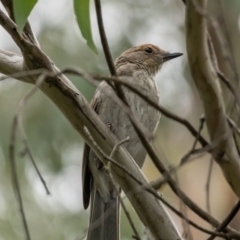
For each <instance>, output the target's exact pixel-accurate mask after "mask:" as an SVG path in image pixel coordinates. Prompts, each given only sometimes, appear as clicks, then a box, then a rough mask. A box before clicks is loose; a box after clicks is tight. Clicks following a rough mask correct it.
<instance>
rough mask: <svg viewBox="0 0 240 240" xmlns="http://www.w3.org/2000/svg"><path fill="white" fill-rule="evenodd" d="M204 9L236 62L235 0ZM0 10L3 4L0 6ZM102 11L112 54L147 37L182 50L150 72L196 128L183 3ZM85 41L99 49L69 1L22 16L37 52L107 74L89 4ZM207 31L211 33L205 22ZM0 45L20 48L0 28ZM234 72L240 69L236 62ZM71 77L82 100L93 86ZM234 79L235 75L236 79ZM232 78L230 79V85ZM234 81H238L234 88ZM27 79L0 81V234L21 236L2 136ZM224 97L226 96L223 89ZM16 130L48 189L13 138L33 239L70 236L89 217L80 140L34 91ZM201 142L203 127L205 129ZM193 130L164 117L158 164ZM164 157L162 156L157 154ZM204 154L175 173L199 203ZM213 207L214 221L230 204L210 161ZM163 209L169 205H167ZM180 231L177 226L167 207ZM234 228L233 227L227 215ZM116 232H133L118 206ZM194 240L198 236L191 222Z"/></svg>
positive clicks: (174, 159) (168, 101)
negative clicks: (221, 29) (219, 24)
mask: <svg viewBox="0 0 240 240" xmlns="http://www.w3.org/2000/svg"><path fill="white" fill-rule="evenodd" d="M210 2H211V6H210V9H211V11H212V13H213V14H214V15H215V17H216V18H217V19H220V20H221V19H225V23H226V27H225V30H226V29H227V31H228V36H229V38H230V42H231V47H232V49H233V54H234V57H235V61H236V66H237V67H238V66H239V60H240V48H239V47H238V46H239V42H240V35H239V28H240V1H239V0H233V1H227V0H222V1H220V0H217V1H210ZM0 7H1V9H2V6H1V5H0ZM102 8H103V18H104V24H105V28H106V34H107V37H108V40H109V45H110V49H111V52H112V55H113V57H114V59H115V58H116V57H118V56H119V54H120V53H122V52H123V51H124V50H126V49H128V48H129V47H131V46H135V45H139V44H143V43H152V44H156V45H158V46H160V47H161V48H163V49H164V50H167V51H172V52H174V51H176V52H183V53H184V56H183V57H181V58H178V59H175V60H173V61H171V62H169V63H167V64H166V65H165V66H164V67H163V69H162V71H161V72H160V73H159V74H158V75H157V77H156V81H157V84H158V86H159V89H160V95H161V105H163V106H164V107H165V108H167V109H169V110H170V111H172V112H174V113H175V114H178V115H179V116H181V117H183V118H186V119H188V120H189V121H190V122H191V123H192V124H193V125H194V126H195V128H198V126H199V118H200V116H201V115H202V113H203V112H202V105H201V100H200V98H199V94H198V92H197V90H196V87H195V85H194V83H193V81H192V79H191V74H190V71H189V67H188V62H187V56H186V46H185V26H184V21H185V20H184V19H185V10H184V8H185V7H184V5H183V3H182V1H180V0H171V1H169V0H161V1H159V0H149V1H144V0H138V1H130V0H122V1H110V0H104V1H102ZM91 19H92V31H93V38H94V40H95V42H96V45H97V47H98V51H99V54H98V55H95V54H94V53H93V52H92V51H91V50H90V49H89V48H88V47H87V45H86V43H85V41H84V39H83V38H82V36H81V34H80V31H79V29H78V26H77V23H76V20H75V16H74V11H73V6H72V2H71V1H69V0H52V1H48V0H39V2H38V3H37V5H36V6H35V8H34V10H33V11H32V13H31V16H30V19H29V20H30V23H31V25H32V27H33V30H34V32H35V34H36V35H37V38H38V40H39V42H40V45H41V48H42V49H43V51H44V52H45V53H46V54H47V55H48V56H49V57H50V58H51V59H52V60H53V61H54V62H55V63H56V65H57V66H58V67H59V68H60V69H61V68H64V67H68V66H77V67H78V68H81V69H83V70H85V71H88V72H91V73H95V74H101V75H106V76H107V75H108V74H109V71H108V68H107V64H106V62H105V59H104V55H103V52H102V48H101V44H100V39H99V34H98V29H97V22H96V16H95V9H94V6H93V5H92V6H91ZM210 32H212V30H211V29H210ZM213 43H214V46H215V49H216V51H217V57H218V60H219V64H220V67H221V69H222V71H224V73H225V74H226V75H227V76H228V77H229V79H230V80H232V79H234V74H233V71H232V68H231V66H230V65H229V64H228V63H227V62H226V61H225V59H223V55H222V53H221V52H220V48H219V45H218V41H217V40H216V39H215V38H214V33H213ZM0 48H1V49H4V50H9V51H13V52H18V53H19V50H18V49H17V47H16V45H15V44H14V42H13V41H12V40H11V38H10V37H9V36H8V35H7V34H6V33H5V32H4V30H3V29H2V28H0ZM237 69H238V68H237ZM69 78H70V79H71V80H72V82H73V83H74V84H75V85H76V86H77V88H78V89H79V91H81V93H82V94H83V95H84V96H85V97H86V98H87V99H88V100H89V101H90V99H91V97H92V95H93V93H94V90H95V89H94V88H93V87H92V86H91V85H89V84H88V83H87V82H86V81H85V80H84V79H81V78H77V77H71V76H69ZM235 79H236V81H237V80H238V79H237V78H235ZM236 81H235V84H236ZM235 86H236V85H235ZM31 87H32V86H31V85H28V84H25V83H22V82H19V81H16V80H13V79H11V80H6V81H2V82H0V112H1V117H0V240H12V239H19V240H21V239H24V233H23V228H22V222H21V218H20V215H19V209H18V205H17V203H16V198H15V196H14V192H13V188H12V182H11V174H10V165H9V139H10V130H11V126H12V122H13V116H14V114H15V113H16V111H17V108H18V104H19V101H20V100H21V99H22V98H23V96H24V95H25V94H26V93H27V92H28V90H29V89H30V88H31ZM223 94H224V99H225V102H226V103H228V102H229V101H230V100H231V98H230V96H229V93H228V92H227V91H225V90H223ZM24 127H25V129H26V133H27V136H28V140H29V142H30V147H31V150H32V152H33V154H34V157H35V160H36V162H37V164H38V166H39V168H40V171H41V173H42V175H43V177H44V179H45V180H46V182H47V185H48V187H49V189H50V191H51V195H50V196H48V195H46V193H45V190H44V188H43V186H42V184H41V182H40V180H39V178H38V176H37V174H36V172H35V170H34V169H33V166H32V164H31V162H30V160H29V158H28V157H27V156H25V157H21V156H20V151H21V150H22V145H21V143H20V141H19V139H18V145H17V147H18V148H17V149H18V151H17V153H18V154H17V156H16V162H17V171H18V176H19V182H20V187H21V191H22V196H23V203H24V207H25V212H26V216H27V220H28V224H29V228H30V233H31V236H32V239H33V240H40V239H49V240H53V239H58V240H65V239H68V240H77V239H81V237H82V236H84V232H85V230H86V227H87V224H88V215H89V212H88V211H84V210H83V206H82V186H81V158H82V146H83V140H82V138H81V136H79V135H78V134H77V133H76V131H75V130H74V129H73V128H72V126H71V125H70V124H69V123H68V121H67V120H66V119H65V118H64V116H63V115H62V114H61V112H60V111H59V110H58V109H57V108H56V106H55V105H54V104H53V103H52V102H51V101H50V100H49V99H48V98H47V97H46V96H45V95H44V94H42V93H41V92H40V91H38V92H37V93H35V94H34V96H33V97H32V98H31V99H30V100H29V101H28V103H27V106H26V108H25V110H24ZM203 134H204V136H205V137H206V138H207V139H208V135H207V132H206V128H204V132H203ZM193 141H194V139H193V137H192V136H191V135H190V133H189V132H188V131H187V130H186V129H185V128H184V127H183V126H182V125H179V124H178V123H175V122H173V121H172V120H169V119H168V118H166V117H164V116H162V118H161V122H160V125H159V128H158V131H157V133H156V137H155V140H154V147H155V149H156V151H157V152H158V153H159V154H160V155H161V156H162V158H164V161H165V164H166V165H169V166H170V165H176V164H178V163H179V162H180V159H181V157H182V156H183V155H184V154H186V153H187V152H188V151H189V150H190V148H191V146H192V144H193ZM163 156H164V157H163ZM210 159H211V157H210V156H209V155H207V154H206V155H204V156H202V157H201V158H198V159H195V160H194V161H192V162H191V163H189V164H187V165H186V166H185V167H183V168H182V169H181V170H180V171H179V172H178V173H179V174H178V181H179V185H180V187H181V188H182V189H183V190H184V191H185V192H186V193H187V194H188V195H189V196H190V197H191V198H192V199H193V200H194V201H196V202H197V203H198V204H199V205H200V206H201V207H203V208H204V209H206V190H205V186H206V181H207V174H208V169H209V164H210ZM143 170H144V173H145V174H146V177H147V178H148V179H149V180H154V179H157V178H158V177H160V174H159V173H158V172H157V171H156V169H155V168H154V166H153V165H152V163H151V161H150V160H149V159H147V161H146V164H145V165H144V168H143ZM210 188H211V189H210V192H211V194H210V197H211V210H212V214H213V215H214V216H215V217H216V218H219V219H220V220H221V219H223V218H224V216H225V215H226V214H227V213H228V211H229V209H231V208H232V206H233V204H234V203H235V202H236V199H235V197H234V194H233V193H232V191H231V190H230V188H229V187H228V186H227V184H226V182H225V180H224V178H223V176H222V173H221V171H220V170H219V167H218V166H217V165H216V164H214V166H213V172H212V179H211V185H210ZM161 192H162V193H163V196H164V197H165V198H166V199H167V200H168V201H169V202H170V203H172V204H173V205H175V206H176V207H177V208H179V206H180V203H179V200H178V198H176V196H175V195H174V194H173V193H172V192H171V191H170V190H169V188H168V187H167V186H164V187H163V188H162V189H161ZM125 201H126V203H127V206H128V208H129V211H130V212H131V215H133V218H134V220H135V222H136V225H137V227H138V229H139V231H140V233H141V234H143V231H144V228H143V226H142V225H141V223H140V222H139V221H138V220H137V216H136V214H135V213H134V211H133V210H132V207H131V205H130V204H129V203H128V202H127V200H125ZM170 213H171V212H170ZM171 215H172V217H173V219H174V221H175V222H176V224H177V226H178V228H179V231H180V232H182V231H183V228H182V226H183V225H182V223H181V220H180V219H179V218H177V217H176V216H175V215H174V214H172V213H171ZM188 216H189V217H190V218H191V219H193V220H194V221H196V222H198V223H199V224H202V225H203V226H204V227H206V228H210V229H211V227H210V226H209V225H208V224H206V223H205V222H203V221H201V220H200V219H199V218H198V217H197V216H196V215H195V214H193V213H192V212H188ZM232 224H233V226H235V225H236V226H238V228H239V225H240V224H239V221H238V220H235V221H234V222H233V223H232ZM121 229H122V239H131V235H132V230H131V228H130V226H129V224H128V222H127V220H126V217H125V215H124V213H122V224H121ZM191 230H192V234H193V236H194V239H203V238H206V235H205V234H203V233H201V232H199V231H196V230H195V229H191Z"/></svg>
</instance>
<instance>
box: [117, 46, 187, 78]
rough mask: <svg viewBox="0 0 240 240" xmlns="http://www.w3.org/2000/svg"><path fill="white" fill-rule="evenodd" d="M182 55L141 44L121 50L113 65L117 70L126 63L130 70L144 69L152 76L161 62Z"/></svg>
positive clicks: (159, 67) (158, 68)
mask: <svg viewBox="0 0 240 240" xmlns="http://www.w3.org/2000/svg"><path fill="white" fill-rule="evenodd" d="M182 55H183V54H182V53H170V52H166V51H164V50H162V49H161V48H159V47H157V46H155V45H152V44H143V45H140V46H137V47H132V48H129V49H128V50H126V51H125V52H123V53H122V54H121V55H120V56H119V57H118V58H117V59H116V61H115V66H116V69H117V70H118V69H119V68H121V67H123V66H124V65H125V64H126V65H129V68H130V69H131V68H132V70H137V69H142V70H146V71H147V72H148V74H149V75H150V76H151V77H153V76H155V75H156V73H157V72H158V71H159V70H160V69H161V67H162V65H163V63H165V62H167V61H169V60H171V59H173V58H176V57H180V56H182ZM125 70H126V69H125ZM129 73H130V72H129Z"/></svg>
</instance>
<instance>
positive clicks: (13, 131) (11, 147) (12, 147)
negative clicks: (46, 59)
mask: <svg viewBox="0 0 240 240" xmlns="http://www.w3.org/2000/svg"><path fill="white" fill-rule="evenodd" d="M45 77H46V75H45V74H42V75H40V77H39V78H38V80H37V82H36V84H35V85H34V87H33V88H32V89H31V90H30V91H29V92H28V93H27V94H26V95H25V97H24V98H23V99H22V100H21V102H20V104H19V108H18V111H17V113H16V114H15V116H14V120H13V124H12V129H11V139H10V144H9V153H10V162H11V171H12V179H13V189H14V191H15V193H16V197H17V202H18V205H19V209H20V215H21V218H22V222H23V227H24V232H25V235H26V239H27V240H30V239H31V237H30V233H29V228H28V224H27V219H26V216H25V212H24V207H23V201H22V196H21V190H20V186H19V183H18V176H17V170H16V164H15V144H16V143H15V141H16V133H17V128H18V127H19V121H21V120H20V116H21V113H22V109H23V107H24V106H25V104H26V101H27V100H28V99H29V98H30V97H31V96H32V94H34V93H35V91H36V90H37V89H38V87H39V86H40V85H41V83H42V82H43V81H44V79H45ZM21 128H22V126H21ZM21 130H22V129H21ZM23 139H24V137H23ZM25 146H26V145H25ZM29 151H30V150H29ZM29 151H28V153H29ZM31 157H32V156H30V158H31ZM32 160H33V159H32V158H31V161H32ZM33 163H34V164H33V165H34V167H35V169H36V171H37V173H38V174H39V170H38V168H36V163H35V162H34V161H33ZM40 179H41V180H42V179H43V178H42V176H41V174H40ZM43 185H44V187H45V189H46V191H47V192H49V191H48V188H47V187H46V184H45V181H43Z"/></svg>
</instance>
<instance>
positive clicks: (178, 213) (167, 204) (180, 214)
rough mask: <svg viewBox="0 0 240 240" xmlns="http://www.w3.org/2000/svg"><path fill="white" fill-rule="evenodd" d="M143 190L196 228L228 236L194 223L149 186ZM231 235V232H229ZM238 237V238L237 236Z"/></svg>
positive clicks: (216, 234)
mask: <svg viewBox="0 0 240 240" xmlns="http://www.w3.org/2000/svg"><path fill="white" fill-rule="evenodd" d="M145 190H146V191H148V192H150V193H151V194H152V195H154V196H155V197H156V198H158V199H159V200H161V201H162V202H163V203H164V204H165V205H166V206H167V207H168V208H169V209H171V210H172V211H173V212H174V213H175V214H177V215H178V216H179V217H181V218H182V219H184V220H185V221H186V222H187V223H189V224H190V225H192V226H193V227H195V228H196V229H198V230H200V231H202V232H204V233H207V234H210V235H214V236H218V237H222V238H225V239H228V238H229V235H226V234H219V235H218V233H216V232H213V231H209V230H207V229H205V228H202V227H201V226H199V225H197V224H196V223H194V222H193V221H191V220H190V219H188V218H187V217H186V216H185V215H184V214H183V213H182V212H180V211H178V210H177V209H176V208H175V207H173V206H172V205H171V204H170V203H168V202H167V201H166V200H165V199H164V198H163V197H162V196H161V195H159V194H158V193H156V192H155V191H154V190H152V189H151V188H147V187H145ZM230 235H231V234H230ZM239 239H240V238H239Z"/></svg>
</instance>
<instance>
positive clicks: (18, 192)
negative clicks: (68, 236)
mask: <svg viewBox="0 0 240 240" xmlns="http://www.w3.org/2000/svg"><path fill="white" fill-rule="evenodd" d="M16 131H17V118H16V117H15V118H14V120H13V124H12V130H11V139H10V144H9V156H10V167H11V172H12V173H11V175H12V184H13V189H14V193H15V196H16V199H17V203H18V206H19V211H20V216H21V218H22V223H23V229H24V232H25V235H26V239H27V240H31V237H30V232H29V228H28V223H27V219H26V216H25V211H24V207H23V201H22V195H21V190H20V186H19V182H18V175H17V169H16V163H15V141H16Z"/></svg>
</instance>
